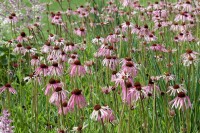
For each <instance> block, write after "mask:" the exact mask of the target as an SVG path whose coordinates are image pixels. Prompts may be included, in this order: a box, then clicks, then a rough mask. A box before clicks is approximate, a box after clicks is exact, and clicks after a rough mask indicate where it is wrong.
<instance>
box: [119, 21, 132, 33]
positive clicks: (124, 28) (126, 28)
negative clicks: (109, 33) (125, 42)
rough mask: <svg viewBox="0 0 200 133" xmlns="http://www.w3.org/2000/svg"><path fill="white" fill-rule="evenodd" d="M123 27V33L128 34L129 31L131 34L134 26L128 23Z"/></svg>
mask: <svg viewBox="0 0 200 133" xmlns="http://www.w3.org/2000/svg"><path fill="white" fill-rule="evenodd" d="M121 27H122V32H127V31H128V30H129V31H130V32H131V31H132V28H133V27H134V26H133V23H131V22H129V21H127V22H124V23H122V24H121Z"/></svg>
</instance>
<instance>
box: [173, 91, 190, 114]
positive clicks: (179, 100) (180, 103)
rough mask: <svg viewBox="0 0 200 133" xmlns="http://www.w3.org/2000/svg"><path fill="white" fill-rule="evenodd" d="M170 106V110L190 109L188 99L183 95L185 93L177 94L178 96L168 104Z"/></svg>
mask: <svg viewBox="0 0 200 133" xmlns="http://www.w3.org/2000/svg"><path fill="white" fill-rule="evenodd" d="M169 104H171V105H172V108H173V107H175V108H179V109H181V108H182V109H183V110H185V109H188V108H191V107H192V104H191V102H190V98H189V97H188V96H187V95H186V94H185V92H179V93H178V96H177V97H176V98H175V99H173V100H172V101H170V102H169Z"/></svg>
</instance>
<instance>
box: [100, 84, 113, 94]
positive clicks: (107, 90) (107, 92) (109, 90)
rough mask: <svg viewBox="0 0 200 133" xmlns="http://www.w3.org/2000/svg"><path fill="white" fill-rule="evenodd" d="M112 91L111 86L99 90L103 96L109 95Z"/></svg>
mask: <svg viewBox="0 0 200 133" xmlns="http://www.w3.org/2000/svg"><path fill="white" fill-rule="evenodd" d="M112 89H113V86H105V87H102V88H101V91H102V92H103V93H104V94H109V93H110V92H111V91H112Z"/></svg>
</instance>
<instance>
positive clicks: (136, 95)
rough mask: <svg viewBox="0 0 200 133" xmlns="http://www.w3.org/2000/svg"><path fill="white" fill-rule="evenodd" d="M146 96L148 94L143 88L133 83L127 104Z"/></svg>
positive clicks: (137, 83)
mask: <svg viewBox="0 0 200 133" xmlns="http://www.w3.org/2000/svg"><path fill="white" fill-rule="evenodd" d="M147 96H148V92H147V90H146V88H145V87H142V86H141V84H140V83H139V82H135V83H134V86H133V88H131V89H130V90H129V92H128V95H127V99H128V103H129V104H130V103H131V102H137V101H138V100H139V99H143V98H145V97H147Z"/></svg>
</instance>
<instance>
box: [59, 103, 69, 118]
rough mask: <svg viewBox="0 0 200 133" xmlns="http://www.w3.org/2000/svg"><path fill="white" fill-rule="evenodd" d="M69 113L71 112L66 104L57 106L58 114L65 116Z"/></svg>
mask: <svg viewBox="0 0 200 133" xmlns="http://www.w3.org/2000/svg"><path fill="white" fill-rule="evenodd" d="M69 111H71V109H70V107H69V105H68V103H67V102H63V103H62V106H61V105H60V106H59V109H58V114H64V115H66V114H67V113H68V112H69Z"/></svg>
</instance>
